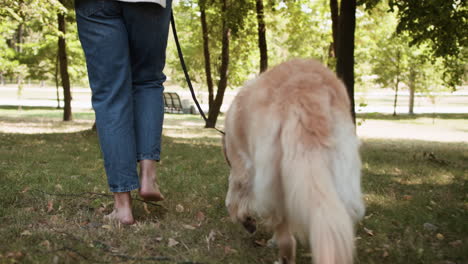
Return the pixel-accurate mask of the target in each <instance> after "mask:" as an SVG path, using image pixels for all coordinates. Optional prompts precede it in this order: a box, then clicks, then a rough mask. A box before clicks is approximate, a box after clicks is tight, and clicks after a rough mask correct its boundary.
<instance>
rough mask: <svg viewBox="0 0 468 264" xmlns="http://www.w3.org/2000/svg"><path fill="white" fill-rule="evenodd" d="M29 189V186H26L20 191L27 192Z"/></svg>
mask: <svg viewBox="0 0 468 264" xmlns="http://www.w3.org/2000/svg"><path fill="white" fill-rule="evenodd" d="M29 190H31V187H29V186H27V187H25V188H24V189H23V190H22V191H21V193H25V192H28V191H29Z"/></svg>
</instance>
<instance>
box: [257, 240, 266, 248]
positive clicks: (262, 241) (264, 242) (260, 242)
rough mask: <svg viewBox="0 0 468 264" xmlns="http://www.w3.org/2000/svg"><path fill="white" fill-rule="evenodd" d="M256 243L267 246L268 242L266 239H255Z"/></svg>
mask: <svg viewBox="0 0 468 264" xmlns="http://www.w3.org/2000/svg"><path fill="white" fill-rule="evenodd" d="M254 243H255V245H257V246H260V247H266V245H267V242H266V241H265V239H261V240H255V241H254Z"/></svg>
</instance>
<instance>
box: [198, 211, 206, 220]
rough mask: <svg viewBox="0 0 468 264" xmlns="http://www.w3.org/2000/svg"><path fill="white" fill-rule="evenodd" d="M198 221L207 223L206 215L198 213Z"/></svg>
mask: <svg viewBox="0 0 468 264" xmlns="http://www.w3.org/2000/svg"><path fill="white" fill-rule="evenodd" d="M196 219H197V221H198V222H203V221H205V214H204V213H203V212H201V211H200V212H198V213H197V216H196Z"/></svg>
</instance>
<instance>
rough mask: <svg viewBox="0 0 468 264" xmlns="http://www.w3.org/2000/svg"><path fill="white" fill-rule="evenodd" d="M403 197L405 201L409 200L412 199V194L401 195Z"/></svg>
mask: <svg viewBox="0 0 468 264" xmlns="http://www.w3.org/2000/svg"><path fill="white" fill-rule="evenodd" d="M403 199H404V200H406V201H409V200H411V199H413V196H411V195H403Z"/></svg>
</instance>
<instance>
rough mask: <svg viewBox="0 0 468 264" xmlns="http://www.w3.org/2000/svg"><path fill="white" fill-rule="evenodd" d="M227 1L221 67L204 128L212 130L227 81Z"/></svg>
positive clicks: (224, 15)
mask: <svg viewBox="0 0 468 264" xmlns="http://www.w3.org/2000/svg"><path fill="white" fill-rule="evenodd" d="M227 8H228V0H223V1H222V7H221V15H222V41H221V66H220V67H219V81H218V90H217V92H216V97H215V99H214V101H213V104H212V105H211V107H210V110H209V112H208V120H207V121H206V124H205V127H207V128H212V127H215V126H216V121H217V120H218V115H219V113H220V110H221V105H222V104H223V99H224V92H225V91H226V87H227V81H228V68H229V43H230V38H231V29H230V28H229V26H228V14H227Z"/></svg>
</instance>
